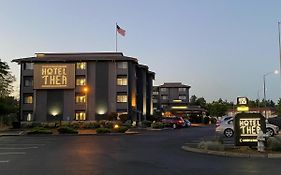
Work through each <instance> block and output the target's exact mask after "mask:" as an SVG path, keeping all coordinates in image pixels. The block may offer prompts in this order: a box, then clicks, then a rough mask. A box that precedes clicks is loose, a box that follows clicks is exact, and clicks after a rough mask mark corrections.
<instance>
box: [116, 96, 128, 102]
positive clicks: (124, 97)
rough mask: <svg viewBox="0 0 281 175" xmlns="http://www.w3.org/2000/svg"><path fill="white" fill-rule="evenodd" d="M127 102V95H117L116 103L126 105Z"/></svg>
mask: <svg viewBox="0 0 281 175" xmlns="http://www.w3.org/2000/svg"><path fill="white" fill-rule="evenodd" d="M127 102H128V96H127V95H125V94H124V95H123V94H120V95H117V103H127Z"/></svg>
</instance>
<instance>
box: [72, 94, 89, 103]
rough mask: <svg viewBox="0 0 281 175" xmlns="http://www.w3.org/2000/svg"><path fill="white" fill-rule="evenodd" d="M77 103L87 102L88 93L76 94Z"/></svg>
mask: <svg viewBox="0 0 281 175" xmlns="http://www.w3.org/2000/svg"><path fill="white" fill-rule="evenodd" d="M75 103H86V95H84V94H76V96H75Z"/></svg>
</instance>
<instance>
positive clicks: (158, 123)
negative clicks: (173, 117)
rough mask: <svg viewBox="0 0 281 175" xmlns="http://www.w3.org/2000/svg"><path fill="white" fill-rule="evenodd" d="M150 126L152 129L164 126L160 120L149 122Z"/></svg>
mask: <svg viewBox="0 0 281 175" xmlns="http://www.w3.org/2000/svg"><path fill="white" fill-rule="evenodd" d="M151 127H152V128H154V129H162V128H164V124H163V123H162V122H155V123H152V124H151Z"/></svg>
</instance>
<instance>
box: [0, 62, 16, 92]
mask: <svg viewBox="0 0 281 175" xmlns="http://www.w3.org/2000/svg"><path fill="white" fill-rule="evenodd" d="M15 80H16V79H15V77H14V76H13V75H12V74H11V72H10V67H9V65H8V64H7V63H6V62H2V61H1V59H0V97H7V96H9V95H10V94H11V93H12V92H13V85H12V83H13V82H14V81H15Z"/></svg>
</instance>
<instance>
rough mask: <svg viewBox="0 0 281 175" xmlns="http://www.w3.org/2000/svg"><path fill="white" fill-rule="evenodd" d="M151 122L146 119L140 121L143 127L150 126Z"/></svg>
mask: <svg viewBox="0 0 281 175" xmlns="http://www.w3.org/2000/svg"><path fill="white" fill-rule="evenodd" d="M151 124H152V122H151V121H148V120H144V121H142V126H143V127H145V128H146V127H150V126H151Z"/></svg>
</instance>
